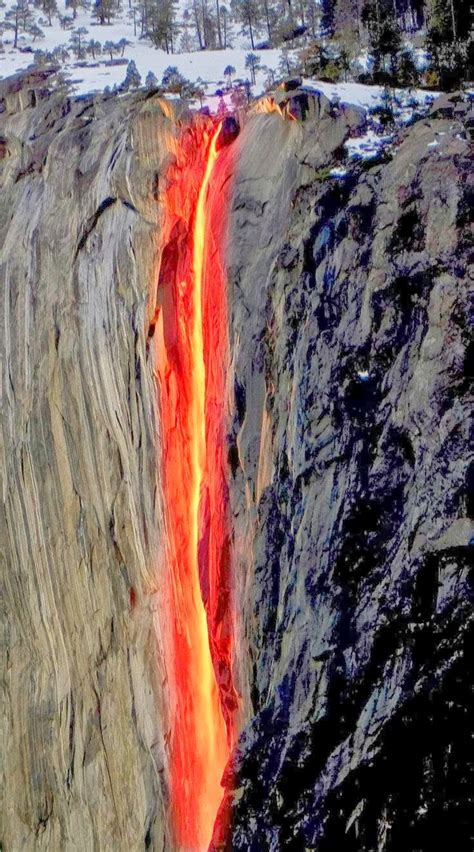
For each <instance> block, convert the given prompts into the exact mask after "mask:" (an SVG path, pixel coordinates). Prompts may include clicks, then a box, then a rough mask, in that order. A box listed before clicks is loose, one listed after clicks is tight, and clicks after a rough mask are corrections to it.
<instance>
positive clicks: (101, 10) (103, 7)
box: [92, 0, 120, 24]
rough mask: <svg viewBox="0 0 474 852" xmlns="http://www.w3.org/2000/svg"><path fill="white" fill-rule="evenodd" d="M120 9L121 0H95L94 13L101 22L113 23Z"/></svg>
mask: <svg viewBox="0 0 474 852" xmlns="http://www.w3.org/2000/svg"><path fill="white" fill-rule="evenodd" d="M119 11H120V0H95V4H94V9H93V11H92V15H93V17H94V18H97V20H98V21H99V24H111V23H112V20H113V19H114V17H115V15H117V14H118V12H119Z"/></svg>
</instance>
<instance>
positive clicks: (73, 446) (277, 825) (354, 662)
mask: <svg viewBox="0 0 474 852" xmlns="http://www.w3.org/2000/svg"><path fill="white" fill-rule="evenodd" d="M26 82H27V84H26V85H25V81H23V82H22V84H21V85H14V86H11V85H10V87H8V85H7V86H4V90H3V91H0V102H2V103H3V112H2V113H1V114H0V190H1V201H0V279H1V285H2V286H1V296H0V298H1V320H2V343H1V349H2V500H1V502H0V530H1V540H2V552H1V560H2V574H3V576H4V587H5V592H6V594H5V613H4V619H3V622H4V626H5V629H4V636H5V640H4V642H5V646H6V649H7V654H6V657H5V667H4V673H3V680H2V684H3V727H4V744H5V745H4V755H5V759H4V783H3V793H4V807H3V814H4V824H3V827H2V832H3V833H2V843H3V848H4V849H6V850H20V849H21V850H28V849H35V850H36V849H48V850H56V849H58V850H63V849H64V850H75V849H77V850H89V849H90V850H92V849H103V850H108V849H111V850H115V849H120V850H122V849H123V850H125V849H127V850H135V849H137V850H139V849H147V848H150V849H154V850H161V849H172V848H173V843H172V840H171V829H170V825H169V804H168V800H167V796H168V792H167V789H168V788H167V778H168V751H167V725H166V707H165V703H166V682H167V673H166V669H165V666H164V661H163V655H162V653H161V644H160V642H161V640H160V636H161V633H160V618H161V611H160V607H159V605H158V600H159V597H158V593H159V589H160V569H159V566H160V564H161V557H162V551H163V542H164V539H165V536H166V529H165V525H164V520H163V518H164V513H163V508H164V507H163V500H164V497H163V492H162V487H161V483H160V481H159V476H158V473H157V471H158V465H157V456H158V453H159V444H160V418H159V406H158V400H157V392H156V382H155V374H156V367H157V365H156V352H155V348H154V346H153V345H152V340H153V331H154V321H155V307H156V299H157V281H158V273H159V268H160V258H161V256H162V251H163V248H164V247H163V245H162V243H161V242H160V228H161V225H162V222H163V206H162V205H163V186H164V183H165V182H166V171H167V169H168V167H169V164H170V163H171V162H172V161H173V157H174V153H175V146H176V139H177V136H178V134H181V133H182V132H183V126H186V125H188V124H189V129H188V130H187V131H186V132H188V133H189V134H191V137H192V139H191V141H192V142H194V143H195V144H192V145H191V148H192V149H193V150H194V152H195V153H194V155H193V156H195V157H196V158H197V159H199V157H200V156H201V153H200V148H199V138H200V133H201V130H202V127H203V126H204V125H205V123H206V119H205V118H202V119H199V120H194V121H192V120H191V118H190V116H189V115H187V114H186V113H185V112H183V111H182V110H181V111H180V112H177V113H174V112H173V110H172V109H171V108H170V107H169V105H167V104H163V103H161V102H160V100H159V99H158V98H157V97H154V96H147V95H145V94H144V93H138V94H134V95H128V96H122V97H120V98H116V97H109V98H95V99H93V98H90V99H81V100H76V101H74V100H70V99H67V98H65V97H64V95H62V94H61V93H59V92H58V93H57V94H53V95H49V94H48V93H47V92H46V91H43V89H42V88H41V85H42V84H41V81H39V82H38V81H37V80H33V81H32V80H31V79H30V80H28V81H26ZM300 106H301V103H300ZM302 115H304V121H297V122H295V121H288V120H284V119H283V118H282V117H281V115H279V114H278V113H276V112H272V113H263V114H253V115H250V116H249V117H248V118H247V119H246V120H245V122H244V123H243V126H242V131H241V133H240V135H239V137H238V138H237V139H236V140H235V141H234V142H233V143H232V144H233V145H234V146H236V147H237V151H236V154H235V157H234V159H235V163H236V166H235V174H234V188H233V198H232V204H231V210H230V214H229V216H230V222H229V245H228V252H227V259H228V292H229V296H228V299H229V335H230V363H229V365H228V367H229V369H228V409H229V430H228V448H229V453H228V457H229V485H230V501H231V507H232V518H233V527H232V529H233V550H232V560H233V561H232V564H233V577H234V584H235V587H234V590H233V591H234V597H235V601H236V606H235V633H236V648H237V649H238V650H237V653H236V659H235V672H236V682H237V685H238V689H239V693H240V695H241V717H242V719H241V722H242V734H241V737H240V740H239V743H238V745H237V747H236V749H235V750H234V754H233V756H232V761H231V765H230V766H229V768H228V771H227V772H226V775H225V777H224V781H225V784H226V798H225V802H224V805H223V809H224V810H225V809H230V811H231V813H232V816H233V821H232V826H233V827H232V832H231V836H230V837H222V836H221V833H220V831H219V820H218V821H217V827H216V831H215V838H214V848H226V847H227V848H232V849H239V850H267V849H268V850H279V849H294V850H302V849H315V850H321V852H325V850H335V849H337V850H338V852H342V850H354V852H362V850H367V852H368V850H371V852H372V850H378V851H379V850H380V852H382V850H384V852H388V850H390V852H395V850H401V849H404V850H415V849H416V850H428V849H431V848H432V842H431V838H430V835H432V834H433V832H436V834H437V837H438V839H439V842H440V843H441V845H442V846H443V845H444V846H447V845H448V843H449V845H450V846H451V848H456V850H460V852H461V850H466V852H467V850H470V849H472V843H473V834H474V826H473V817H472V787H473V782H474V777H473V776H474V755H473V745H472V737H471V727H472V723H471V720H472V712H473V710H474V706H473V693H472V673H471V672H470V667H469V658H468V656H467V648H468V647H469V644H470V643H472V632H473V628H472V624H473V608H472V596H473V588H472V574H470V566H471V560H470V559H469V556H470V549H471V551H472V539H473V520H472V519H473V514H474V481H473V480H474V473H473V470H474V468H473V465H474V460H473V458H474V457H473V454H472V449H470V446H469V405H470V403H472V396H471V397H470V396H469V394H470V380H471V379H472V373H473V348H472V339H471V340H470V339H469V336H468V328H469V301H468V295H469V280H468V266H467V260H468V250H469V243H468V239H467V227H468V212H469V207H470V203H471V202H472V196H471V195H470V194H469V193H470V187H469V168H468V162H469V161H468V151H469V143H468V140H467V139H466V134H465V132H464V130H463V127H462V125H461V124H459V123H458V122H457V121H456V120H453V119H452V118H443V117H440V118H437V117H432V118H426V119H423V120H421V121H419V122H417V123H416V124H414V125H413V126H412V127H410V128H407V129H405V130H404V131H402V132H400V134H399V137H398V139H397V141H396V144H395V145H394V146H393V149H392V150H391V152H390V153H388V154H384V155H383V156H381V157H380V158H379V160H378V161H377V160H376V161H373V162H371V163H370V164H368V165H365V166H364V165H353V166H351V167H350V168H349V169H348V171H347V174H346V176H345V177H344V179H337V178H334V177H332V176H331V174H330V170H331V167H332V166H334V165H336V164H337V163H339V161H340V157H341V150H342V146H343V143H344V141H345V140H346V139H347V138H348V136H349V135H350V134H352V133H354V132H356V131H357V130H358V129H359V128H360V127H362V126H363V123H364V121H365V117H364V115H363V114H362V113H361V112H360V111H359V110H356V109H354V108H349V107H346V108H344V107H337V108H334V107H332V106H331V105H330V104H329V102H328V101H327V99H325V98H324V97H323V96H314V97H307V99H306V101H305V103H304V109H303V110H302ZM433 141H436V142H437V144H436V146H435V147H434V146H432V145H431V143H432V142H433ZM196 192H197V188H196V187H195V186H193V185H191V186H190V205H192V203H193V198H194V197H195V194H196ZM471 192H472V188H471ZM188 224H189V223H188V222H187V221H185V222H184V228H185V229H186V227H187V226H188ZM471 310H472V308H471ZM471 556H472V552H471Z"/></svg>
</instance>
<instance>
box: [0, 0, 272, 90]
mask: <svg viewBox="0 0 474 852" xmlns="http://www.w3.org/2000/svg"><path fill="white" fill-rule="evenodd" d="M12 6H13V0H6V3H5V7H4V8H1V0H0V78H2V77H8V76H10V75H11V74H14V73H15V72H16V71H20V70H22V69H23V68H26V67H27V66H28V65H30V64H31V63H32V61H33V53H32V52H30V51H27V52H24V51H25V49H28V48H31V50H32V51H35V50H42V51H52V50H54V48H55V47H57V46H58V45H66V46H68V44H69V41H70V37H71V32H72V30H64V29H62V28H61V25H60V21H59V17H53V19H52V26H44V25H42V26H41V29H42V31H43V33H44V37H42V38H36V39H35V40H33V36H32V35H30V34H26V33H22V34H20V36H19V39H18V48H17V49H15V48H14V47H13V33H12V31H11V30H8V29H4V31H3V36H1V32H2V24H1V21H2V18H3V16H4V12H5V11H6V10H8V9H9V8H11V7H12ZM58 11H59V13H60V15H65V14H68V15H71V10H70V9H67V8H66V5H65V0H58ZM31 12H32V14H33V16H34V18H35V19H36V22H37V23H38V21H39V20H40V19H44V17H45V16H44V13H43V12H42V11H41V10H40V9H36V8H34V7H33V6H31ZM128 12H129V9H128V4H126V5H124V8H123V11H122V13H121V14H120V15H119V16H118V17H117V19H116V21H115V22H114V23H113V24H111V25H106V24H105V25H100V24H98V23H97V22H96V21H95V20H94V18H93V17H92V14H91V11H85V10H81V9H79V10H78V13H77V18H76V20H75V21H74V28H76V27H85V28H86V29H87V34H86V35H84V41H85V43H87V42H88V41H90V40H91V39H94V40H95V41H99V42H100V43H101V45H102V47H103V45H104V44H105V43H106V42H107V41H112V42H114V43H117V42H119V41H120V40H121V39H126V40H127V41H129V42H130V44H129V45H128V46H127V47H125V50H124V54H123V57H124V59H127V60H130V59H133V60H135V63H136V65H137V68H138V71H139V72H140V74H141V76H142V78H143V80H144V79H145V77H146V75H147V73H148V71H152V72H153V73H154V74H155V75H156V77H157V78H158V81H160V80H161V78H162V76H163V71H164V70H165V68H167V67H168V66H169V65H173V66H176V67H177V68H178V70H179V71H180V73H181V74H183V75H184V76H185V77H186V78H187V79H189V80H191V81H196V80H197V79H198V78H201V80H203V81H204V82H205V83H206V84H207V85H206V86H205V88H206V90H207V91H208V92H209V94H211V93H212V92H213V91H214V90H215V89H216V87H218V85H219V83H222V82H223V81H224V68H225V67H226V66H227V65H232V66H233V67H234V68H235V70H236V76H237V77H240V78H242V79H246V78H247V77H248V76H249V72H248V70H246V68H245V57H246V55H247V53H248V52H249V51H250V49H251V47H250V43H248V44H247V39H246V38H245V37H244V36H242V35H240V36H238V35H237V34H236V37H235V38H233V45H234V46H233V47H232V48H228V49H227V50H203V51H195V52H193V53H173V54H168V53H166V52H165V51H164V50H158V49H156V48H155V47H153V46H152V44H151V43H150V41H149V40H147V39H140V38H139V37H138V36H135V35H134V28H133V21H132V20H131V19H130V18H129V17H128ZM2 42H3V52H2V47H1V45H2ZM255 53H256V54H257V55H258V56H259V57H260V59H261V64H262V66H264V67H263V68H262V69H261V70H259V71H257V75H256V76H257V81H256V86H255V87H254V91H255V92H259V91H261V90H262V89H263V86H264V80H265V77H266V74H267V73H268V71H267V70H266V69H269V68H270V69H272V70H276V69H277V67H278V63H279V61H280V51H279V50H262V51H258V50H256V51H255ZM109 59H110V57H109V56H108V55H107V54H106V53H102V54H101V55H100V56H98V57H97V58H96V60H95V61H94V60H93V59H92V58H91V57H90V56H89V57H88V58H87V65H86V67H78V64H77V60H76V58H75V56H74V55H73V53H72V51H70V59H69V60H67V61H66V62H65V63H64V70H65V72H66V74H67V76H68V77H69V78H70V79H71V80H72V84H73V86H74V90H75V92H76V93H77V94H85V93H87V92H91V91H95V90H103V89H104V88H105V87H106V86H111V87H112V86H114V85H115V84H119V83H121V82H122V81H123V79H124V76H125V66H123V65H110V64H107V61H108V60H109ZM81 65H83V63H82V62H81Z"/></svg>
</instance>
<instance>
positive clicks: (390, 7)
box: [362, 0, 402, 83]
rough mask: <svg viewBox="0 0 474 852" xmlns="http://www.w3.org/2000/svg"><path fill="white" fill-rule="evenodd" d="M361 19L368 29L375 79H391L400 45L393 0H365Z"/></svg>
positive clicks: (383, 80)
mask: <svg viewBox="0 0 474 852" xmlns="http://www.w3.org/2000/svg"><path fill="white" fill-rule="evenodd" d="M362 20H363V21H364V23H365V24H366V26H367V28H368V31H369V41H370V49H371V53H372V57H373V60H374V79H375V81H376V82H381V83H386V82H388V81H389V80H390V79H392V80H393V78H394V76H395V75H396V70H397V61H398V56H399V53H400V49H401V45H402V39H401V33H400V28H399V26H398V22H397V19H396V17H395V13H394V3H393V0H365V4H364V7H363V10H362Z"/></svg>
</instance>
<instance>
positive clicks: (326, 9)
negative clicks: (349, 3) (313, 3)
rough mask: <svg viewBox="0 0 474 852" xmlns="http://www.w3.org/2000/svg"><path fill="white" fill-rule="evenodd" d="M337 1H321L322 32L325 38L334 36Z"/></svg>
mask: <svg viewBox="0 0 474 852" xmlns="http://www.w3.org/2000/svg"><path fill="white" fill-rule="evenodd" d="M335 11H336V0H321V32H322V34H323V35H325V36H332V35H334V17H335Z"/></svg>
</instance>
